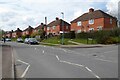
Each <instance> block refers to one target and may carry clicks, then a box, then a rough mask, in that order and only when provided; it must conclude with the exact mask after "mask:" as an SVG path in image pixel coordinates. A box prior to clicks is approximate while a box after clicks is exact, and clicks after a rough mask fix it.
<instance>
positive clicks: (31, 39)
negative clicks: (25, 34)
mask: <svg viewBox="0 0 120 80" xmlns="http://www.w3.org/2000/svg"><path fill="white" fill-rule="evenodd" d="M28 44H39V42H38V41H37V39H36V38H29V39H28Z"/></svg>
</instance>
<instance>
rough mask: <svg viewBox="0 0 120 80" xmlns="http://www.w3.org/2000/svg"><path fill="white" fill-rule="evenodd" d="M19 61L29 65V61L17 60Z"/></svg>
mask: <svg viewBox="0 0 120 80" xmlns="http://www.w3.org/2000/svg"><path fill="white" fill-rule="evenodd" d="M17 61H19V62H22V63H23V64H26V65H29V63H27V62H24V61H22V60H17Z"/></svg>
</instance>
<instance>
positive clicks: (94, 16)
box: [71, 10, 117, 23]
mask: <svg viewBox="0 0 120 80" xmlns="http://www.w3.org/2000/svg"><path fill="white" fill-rule="evenodd" d="M98 18H114V19H117V18H115V17H113V16H111V15H109V14H107V13H105V12H103V11H102V10H96V11H93V12H88V13H84V14H83V15H81V16H80V17H78V18H76V19H74V20H73V21H71V23H73V22H77V21H86V20H90V19H98Z"/></svg>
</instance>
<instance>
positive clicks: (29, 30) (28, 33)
mask: <svg viewBox="0 0 120 80" xmlns="http://www.w3.org/2000/svg"><path fill="white" fill-rule="evenodd" d="M33 29H34V28H33V27H31V26H29V27H28V28H26V29H25V30H23V32H22V36H30V35H31V34H32V33H33Z"/></svg>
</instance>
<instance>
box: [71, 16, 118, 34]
mask: <svg viewBox="0 0 120 80" xmlns="http://www.w3.org/2000/svg"><path fill="white" fill-rule="evenodd" d="M112 22H113V23H112V24H110V19H108V18H105V19H104V18H99V19H95V20H94V24H89V21H83V22H82V26H77V23H71V30H74V31H75V32H77V31H78V30H81V31H84V30H85V31H89V28H94V30H95V31H96V30H97V27H99V26H102V27H103V29H112V28H114V27H115V26H117V24H116V20H115V19H114V20H113V21H112ZM88 26H89V27H88Z"/></svg>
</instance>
